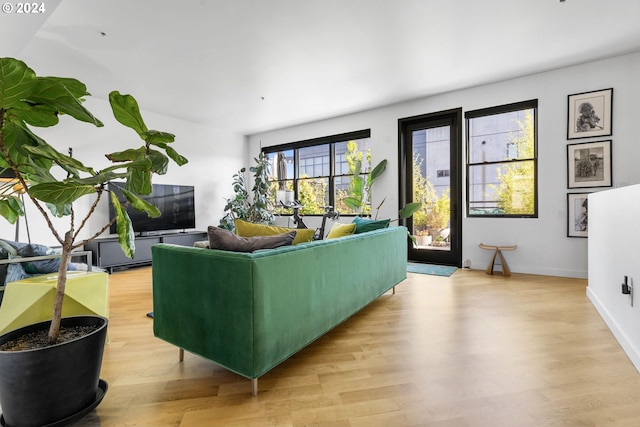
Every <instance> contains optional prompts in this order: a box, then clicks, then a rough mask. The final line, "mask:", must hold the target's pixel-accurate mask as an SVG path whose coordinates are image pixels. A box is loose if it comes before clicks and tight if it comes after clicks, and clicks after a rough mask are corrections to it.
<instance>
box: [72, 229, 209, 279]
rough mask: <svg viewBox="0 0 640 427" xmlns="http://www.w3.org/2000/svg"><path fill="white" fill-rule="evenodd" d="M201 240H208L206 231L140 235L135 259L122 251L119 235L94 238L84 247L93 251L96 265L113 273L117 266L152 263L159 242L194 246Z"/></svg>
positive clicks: (137, 240)
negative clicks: (153, 253)
mask: <svg viewBox="0 0 640 427" xmlns="http://www.w3.org/2000/svg"><path fill="white" fill-rule="evenodd" d="M200 240H207V233H206V232H204V231H187V232H184V233H167V234H157V235H152V236H139V237H136V255H135V257H134V258H133V259H131V258H128V257H127V256H126V255H125V254H124V252H122V248H120V244H119V243H118V238H117V237H105V238H101V239H95V240H92V241H91V242H89V243H87V244H85V245H84V249H85V250H86V251H91V253H92V254H93V260H94V263H95V265H96V266H98V267H101V268H105V269H107V271H109V272H110V273H111V272H113V270H114V269H116V268H121V267H133V266H138V265H148V264H151V246H153V245H156V244H158V243H169V244H172V245H181V246H193V244H194V243H195V242H197V241H200Z"/></svg>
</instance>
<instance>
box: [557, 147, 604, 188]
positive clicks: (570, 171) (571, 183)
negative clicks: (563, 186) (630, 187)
mask: <svg viewBox="0 0 640 427" xmlns="http://www.w3.org/2000/svg"><path fill="white" fill-rule="evenodd" d="M611 175H612V173H611V140H608V141H596V142H584V143H581V144H569V145H567V187H568V188H589V187H611Z"/></svg>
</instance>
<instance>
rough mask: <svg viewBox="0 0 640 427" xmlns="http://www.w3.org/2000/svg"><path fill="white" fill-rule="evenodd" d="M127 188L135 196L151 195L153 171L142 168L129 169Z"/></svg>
mask: <svg viewBox="0 0 640 427" xmlns="http://www.w3.org/2000/svg"><path fill="white" fill-rule="evenodd" d="M125 187H126V189H127V190H129V191H131V192H132V193H134V194H142V195H147V194H151V189H152V186H151V171H149V170H144V169H140V168H135V169H129V177H128V178H127V182H126V186H125Z"/></svg>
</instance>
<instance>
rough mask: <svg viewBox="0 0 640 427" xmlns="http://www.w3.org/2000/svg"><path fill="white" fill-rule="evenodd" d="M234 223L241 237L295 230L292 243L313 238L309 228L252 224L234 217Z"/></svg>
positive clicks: (270, 234)
mask: <svg viewBox="0 0 640 427" xmlns="http://www.w3.org/2000/svg"><path fill="white" fill-rule="evenodd" d="M234 223H235V226H236V234H237V235H238V236H242V237H254V236H273V235H274V234H282V233H288V232H290V231H295V232H296V237H295V239H293V244H294V245H297V244H298V243H304V242H310V241H311V240H313V235H314V234H315V230H313V229H311V228H287V227H279V226H277V225H266V224H254V223H252V222H248V221H243V220H241V219H236V220H235V221H234Z"/></svg>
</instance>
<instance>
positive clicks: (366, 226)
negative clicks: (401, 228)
mask: <svg viewBox="0 0 640 427" xmlns="http://www.w3.org/2000/svg"><path fill="white" fill-rule="evenodd" d="M390 222H391V220H389V219H377V220H376V219H366V218H360V217H359V216H357V217H355V218H353V223H354V224H355V225H356V231H355V234H360V233H366V232H367V231H373V230H379V229H381V228H387V227H389V223H390Z"/></svg>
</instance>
